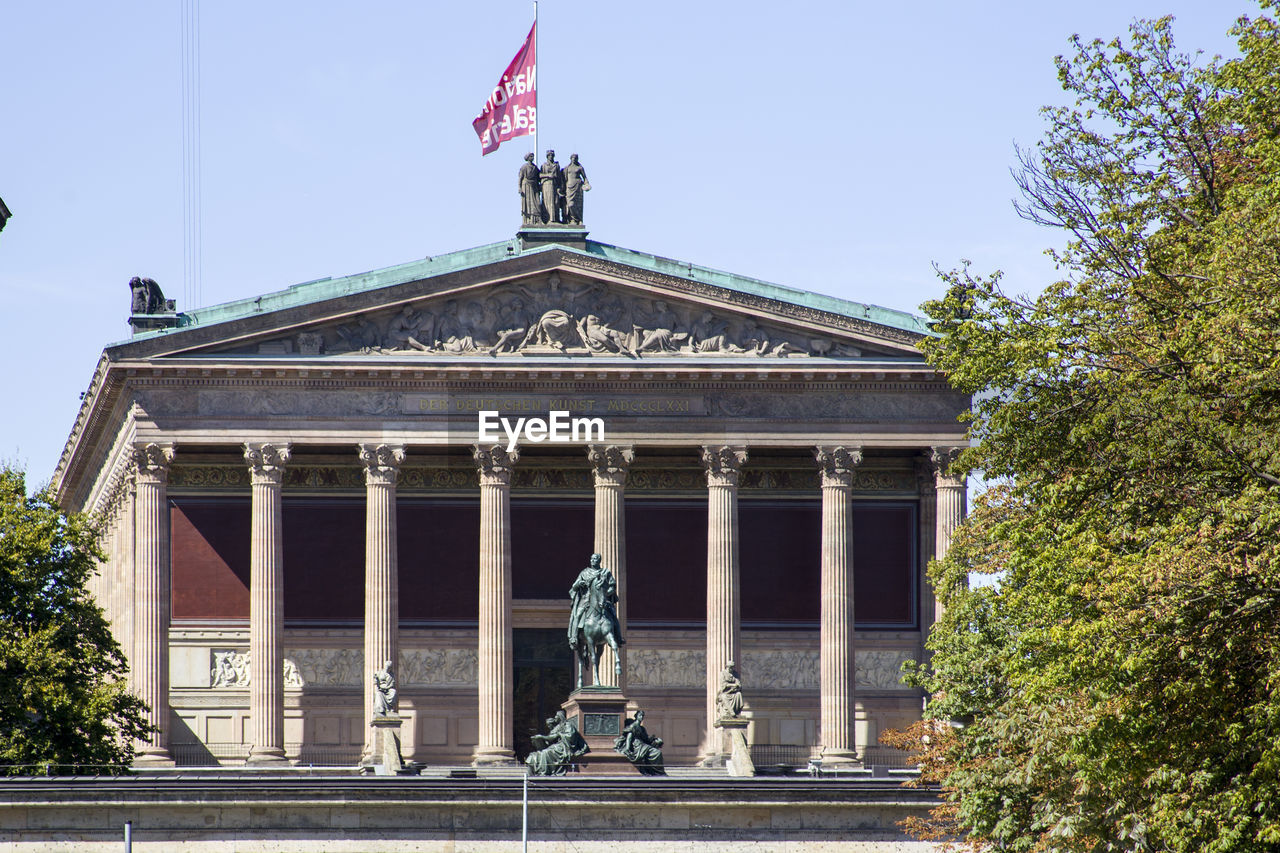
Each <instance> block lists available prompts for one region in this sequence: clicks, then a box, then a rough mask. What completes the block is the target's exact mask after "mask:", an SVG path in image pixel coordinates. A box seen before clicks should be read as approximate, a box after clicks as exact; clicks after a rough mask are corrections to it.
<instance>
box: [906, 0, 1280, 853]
mask: <svg viewBox="0 0 1280 853" xmlns="http://www.w3.org/2000/svg"><path fill="white" fill-rule="evenodd" d="M1272 8H1273V7H1272V5H1271V0H1266V2H1264V4H1263V15H1261V16H1258V17H1256V18H1253V19H1251V18H1248V17H1244V18H1241V19H1240V20H1239V21H1238V22H1237V23H1236V26H1235V28H1234V29H1233V35H1235V36H1236V38H1237V39H1238V42H1239V47H1240V56H1239V57H1238V58H1235V59H1232V60H1230V61H1223V60H1220V59H1216V58H1215V59H1213V60H1210V61H1204V60H1202V59H1201V58H1200V57H1192V56H1187V55H1184V54H1180V53H1178V52H1177V50H1176V48H1175V47H1174V44H1173V39H1172V34H1171V33H1172V26H1171V21H1170V19H1167V18H1165V19H1160V20H1157V21H1151V22H1137V23H1135V24H1134V25H1133V27H1132V28H1131V29H1130V33H1129V35H1128V37H1127V38H1126V39H1123V40H1122V39H1115V40H1113V41H1111V42H1107V43H1103V42H1101V41H1093V42H1084V41H1082V40H1080V39H1079V38H1075V39H1073V47H1074V55H1073V56H1070V57H1068V58H1063V57H1059V58H1058V60H1057V65H1058V71H1059V77H1060V79H1061V82H1062V85H1063V88H1064V90H1065V91H1067V92H1068V93H1070V94H1071V95H1072V96H1074V99H1075V100H1074V103H1073V104H1071V105H1069V106H1064V107H1056V108H1048V109H1046V110H1045V111H1044V114H1045V117H1046V122H1047V129H1046V132H1045V135H1044V138H1043V139H1042V140H1041V141H1040V142H1039V143H1038V145H1037V146H1036V147H1035V148H1034V149H1033V150H1024V151H1020V152H1019V159H1020V166H1019V168H1018V169H1017V170H1016V171H1015V178H1016V180H1017V183H1018V185H1019V187H1020V189H1021V191H1022V202H1021V203H1020V204H1019V211H1020V212H1021V213H1022V215H1023V216H1025V217H1027V218H1029V219H1031V220H1033V221H1035V222H1039V223H1041V224H1044V225H1047V226H1050V227H1052V228H1054V229H1058V230H1060V231H1061V232H1063V233H1064V236H1065V243H1064V245H1063V246H1062V247H1061V248H1059V249H1057V250H1054V251H1053V252H1051V255H1052V257H1053V258H1054V260H1055V261H1056V262H1057V264H1058V267H1059V269H1060V270H1061V271H1062V272H1063V274H1064V278H1063V280H1062V281H1060V282H1058V283H1056V284H1054V285H1052V286H1050V287H1049V288H1048V289H1047V290H1045V291H1044V292H1043V294H1041V295H1040V296H1039V297H1037V298H1034V299H1031V298H1022V297H1017V296H1013V295H1010V294H1009V293H1007V292H1006V291H1005V289H1004V288H1003V287H1002V286H1001V281H1000V276H999V274H995V275H992V276H980V275H975V274H973V273H971V272H970V271H969V270H968V269H967V268H964V269H961V270H958V271H955V272H952V273H950V274H945V275H944V278H945V279H946V281H947V283H948V285H949V287H948V291H947V293H946V296H945V298H944V299H941V300H938V301H936V302H932V303H929V304H927V305H926V306H925V310H926V311H927V312H928V313H929V315H930V317H931V318H932V319H933V321H934V323H935V326H934V327H935V329H936V330H937V331H938V332H939V337H938V338H937V339H935V340H932V341H930V342H928V343H926V345H925V346H926V349H927V352H928V355H929V357H930V359H931V361H932V362H933V363H934V364H935V365H936V366H938V367H939V368H940V369H942V370H944V371H945V372H946V374H947V375H948V376H949V378H950V381H951V382H952V383H953V384H954V385H955V386H956V387H957V388H959V389H961V390H964V391H966V392H969V393H972V394H974V395H975V404H974V406H973V409H972V411H971V413H970V417H971V435H972V437H973V438H974V439H975V441H976V446H975V447H974V448H972V449H971V450H969V451H966V453H965V454H964V456H963V457H962V459H961V465H963V466H965V467H966V468H969V469H980V470H982V471H983V472H984V473H985V476H986V477H987V478H988V479H989V480H990V481H992V482H994V483H997V484H998V485H997V486H995V487H994V488H991V489H990V490H988V491H987V492H985V493H984V494H983V495H981V496H979V498H978V500H977V501H976V502H975V508H974V512H973V513H972V514H971V515H970V517H969V519H968V520H967V521H966V523H965V524H964V525H962V527H961V529H960V530H959V531H958V533H957V537H956V540H955V542H954V544H953V546H952V549H951V550H950V552H949V553H948V555H947V557H946V559H945V560H943V561H940V562H939V563H936V564H935V565H934V566H933V568H932V569H931V572H932V576H933V581H934V584H935V587H936V588H937V589H938V590H939V591H940V596H941V597H942V599H943V602H944V604H945V607H946V613H945V615H944V617H943V618H942V619H941V620H940V621H939V623H938V624H937V625H936V626H935V629H934V632H933V634H932V636H931V638H930V640H929V645H930V648H931V649H932V651H933V657H932V659H931V662H930V664H929V666H928V667H923V668H918V669H916V670H915V671H914V672H913V673H912V674H911V676H910V677H911V678H912V679H913V681H914V683H916V684H919V685H920V686H923V687H925V688H926V689H927V690H929V691H930V693H931V694H932V698H931V701H930V705H929V713H930V714H931V715H932V716H933V717H934V718H936V719H940V720H954V721H959V722H961V723H964V726H963V728H961V729H960V730H958V732H957V733H956V734H955V736H954V737H953V738H950V739H949V741H948V743H947V746H946V748H945V750H944V753H945V754H944V755H942V756H940V757H939V758H938V761H941V762H942V765H940V766H945V768H946V772H945V773H944V774H943V775H944V777H945V784H946V786H947V790H948V792H949V797H950V801H949V803H948V808H949V809H950V812H946V811H945V810H944V812H941V813H940V818H941V819H944V820H948V821H950V823H949V824H948V825H949V826H950V827H951V828H952V829H953V830H954V831H955V832H956V833H957V834H958V835H959V836H961V837H963V838H965V839H967V840H968V841H969V842H971V843H972V844H974V845H976V846H977V847H987V848H991V849H997V850H1015V851H1036V850H1063V851H1101V850H1162V851H1163V850H1169V851H1197V853H1200V851H1237V850H1264V849H1280V560H1278V559H1277V558H1278V556H1280V552H1278V550H1277V543H1278V535H1280V30H1278V29H1277V26H1276V24H1275V23H1274V22H1273V21H1272V20H1271V19H1270V18H1268V17H1266V14H1267V13H1269V12H1270V11H1271V10H1272ZM974 571H978V572H993V571H995V572H999V573H1001V574H1000V577H1001V583H1000V584H999V585H998V586H996V587H983V588H975V589H969V588H968V587H967V585H966V584H965V582H964V581H965V578H966V577H967V574H968V573H969V572H974ZM934 829H935V831H936V829H937V828H936V827H935V828H934Z"/></svg>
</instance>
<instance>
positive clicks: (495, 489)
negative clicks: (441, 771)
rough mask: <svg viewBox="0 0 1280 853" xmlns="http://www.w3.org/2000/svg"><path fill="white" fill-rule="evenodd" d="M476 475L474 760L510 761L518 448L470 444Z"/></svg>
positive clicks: (485, 761)
mask: <svg viewBox="0 0 1280 853" xmlns="http://www.w3.org/2000/svg"><path fill="white" fill-rule="evenodd" d="M472 457H473V458H474V459H475V462H476V468H477V470H478V472H479V475H480V614H479V623H480V624H479V636H478V638H477V644H476V645H477V654H478V657H479V660H478V667H477V668H478V677H479V689H478V691H477V692H478V694H479V697H478V698H479V721H478V723H479V726H478V728H479V732H478V734H479V738H478V741H477V743H476V748H475V752H474V755H473V759H472V761H473V763H474V764H477V765H486V764H512V763H514V762H515V751H514V749H513V747H514V744H513V742H512V730H511V726H512V721H513V719H514V715H515V706H514V691H515V685H514V683H513V679H514V672H513V666H514V658H513V652H512V648H511V473H512V470H513V468H514V467H515V463H516V461H517V460H518V459H519V458H520V451H519V450H518V449H517V450H512V451H511V452H507V450H505V449H504V448H503V447H502V446H500V445H494V446H492V447H481V446H480V445H475V446H473V448H472Z"/></svg>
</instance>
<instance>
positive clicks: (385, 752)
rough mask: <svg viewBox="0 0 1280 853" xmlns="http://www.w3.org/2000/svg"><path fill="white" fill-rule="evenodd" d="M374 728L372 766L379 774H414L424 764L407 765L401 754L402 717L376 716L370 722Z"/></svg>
mask: <svg viewBox="0 0 1280 853" xmlns="http://www.w3.org/2000/svg"><path fill="white" fill-rule="evenodd" d="M369 727H370V728H371V729H373V744H374V745H373V756H372V762H371V764H372V767H373V771H374V773H376V774H377V775H379V776H414V775H417V774H418V773H419V772H420V771H421V769H422V765H421V764H417V765H413V766H407V765H405V763H404V758H403V756H401V754H400V717H399V716H385V717H374V718H373V719H372V720H371V721H370V722H369Z"/></svg>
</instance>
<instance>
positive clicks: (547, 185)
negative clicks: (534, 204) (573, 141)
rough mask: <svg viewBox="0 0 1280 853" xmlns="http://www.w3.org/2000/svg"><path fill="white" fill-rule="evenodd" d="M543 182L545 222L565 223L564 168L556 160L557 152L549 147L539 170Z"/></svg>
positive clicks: (552, 223)
mask: <svg viewBox="0 0 1280 853" xmlns="http://www.w3.org/2000/svg"><path fill="white" fill-rule="evenodd" d="M538 178H539V180H540V181H541V183H542V215H543V219H542V221H543V223H544V224H546V225H556V224H563V223H564V170H563V169H561V168H560V164H559V163H557V162H556V152H555V151H553V150H551V149H547V159H546V161H545V162H544V163H543V164H542V168H541V169H540V170H539V172H538Z"/></svg>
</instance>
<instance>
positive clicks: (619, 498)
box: [587, 444, 635, 690]
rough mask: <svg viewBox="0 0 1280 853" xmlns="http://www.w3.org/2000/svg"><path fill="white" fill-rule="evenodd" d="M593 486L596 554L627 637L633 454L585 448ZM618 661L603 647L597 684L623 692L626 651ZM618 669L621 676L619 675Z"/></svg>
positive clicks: (613, 448)
mask: <svg viewBox="0 0 1280 853" xmlns="http://www.w3.org/2000/svg"><path fill="white" fill-rule="evenodd" d="M587 458H588V459H589V460H590V461H591V470H592V475H593V476H594V478H595V485H596V516H595V521H596V529H595V552H596V553H597V554H599V555H600V559H601V562H602V563H603V564H604V566H605V568H607V569H609V571H611V572H613V576H614V578H615V579H616V580H617V582H618V627H619V628H621V630H622V635H623V637H624V638H625V637H626V634H627V521H626V506H625V495H624V493H625V490H626V483H627V469H628V468H629V467H630V465H631V461H632V460H633V459H635V451H634V450H633V449H632V448H630V447H623V446H619V445H612V444H611V445H592V446H591V447H589V448H588V449H587ZM619 652H620V655H619V657H620V658H621V660H620V661H615V660H614V655H613V649H612V648H610V647H609V646H605V647H604V653H603V654H602V655H601V657H600V684H601V685H602V686H606V687H617V688H619V689H622V690H625V689H626V685H627V650H626V646H625V645H624V646H621V647H620V648H619ZM619 670H620V671H621V676H619V675H618V672H619Z"/></svg>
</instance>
